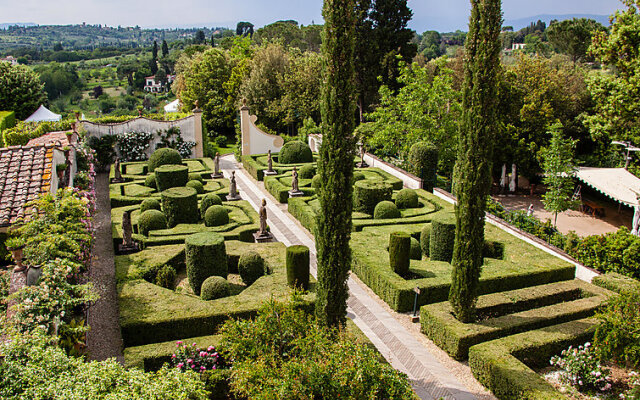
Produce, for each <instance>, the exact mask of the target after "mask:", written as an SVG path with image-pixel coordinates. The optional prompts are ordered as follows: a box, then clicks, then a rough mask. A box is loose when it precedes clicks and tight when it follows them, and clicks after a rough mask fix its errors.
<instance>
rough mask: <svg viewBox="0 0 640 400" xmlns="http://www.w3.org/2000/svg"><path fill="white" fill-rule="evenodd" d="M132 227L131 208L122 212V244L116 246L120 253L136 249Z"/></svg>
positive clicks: (131, 251)
mask: <svg viewBox="0 0 640 400" xmlns="http://www.w3.org/2000/svg"><path fill="white" fill-rule="evenodd" d="M132 235H133V227H132V225H131V210H128V211H125V212H124V213H123V214H122V244H121V245H120V246H119V247H118V250H119V253H120V254H128V253H133V252H135V251H138V246H137V245H136V243H135V242H134V241H133V238H132Z"/></svg>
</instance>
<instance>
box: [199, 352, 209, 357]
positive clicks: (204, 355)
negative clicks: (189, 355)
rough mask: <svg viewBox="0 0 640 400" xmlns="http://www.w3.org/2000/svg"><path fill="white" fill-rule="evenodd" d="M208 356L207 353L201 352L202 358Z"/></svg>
mask: <svg viewBox="0 0 640 400" xmlns="http://www.w3.org/2000/svg"><path fill="white" fill-rule="evenodd" d="M207 355H208V353H207V352H206V351H201V352H200V357H206V356H207Z"/></svg>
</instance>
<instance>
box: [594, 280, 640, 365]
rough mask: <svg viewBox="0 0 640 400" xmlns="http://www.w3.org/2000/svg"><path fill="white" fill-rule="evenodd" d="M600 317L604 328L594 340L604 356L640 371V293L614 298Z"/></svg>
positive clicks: (627, 293)
mask: <svg viewBox="0 0 640 400" xmlns="http://www.w3.org/2000/svg"><path fill="white" fill-rule="evenodd" d="M596 317H597V318H598V319H599V320H600V325H598V328H597V330H596V333H595V336H594V340H595V343H596V346H597V348H598V351H599V353H600V355H601V356H602V357H603V358H607V359H610V358H614V359H618V360H620V361H624V362H626V363H628V364H631V365H635V366H636V367H640V292H638V291H628V292H624V293H622V294H621V295H620V296H616V297H614V298H611V299H610V300H609V302H608V304H607V306H606V308H604V309H603V310H602V311H600V312H598V313H597V314H596Z"/></svg>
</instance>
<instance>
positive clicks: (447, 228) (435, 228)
mask: <svg viewBox="0 0 640 400" xmlns="http://www.w3.org/2000/svg"><path fill="white" fill-rule="evenodd" d="M455 237H456V219H455V217H454V215H453V214H445V215H440V216H438V217H437V218H434V219H433V221H431V237H430V238H429V257H430V258H431V260H432V261H446V262H451V257H452V256H453V243H454V241H455Z"/></svg>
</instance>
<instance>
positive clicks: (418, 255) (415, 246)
mask: <svg viewBox="0 0 640 400" xmlns="http://www.w3.org/2000/svg"><path fill="white" fill-rule="evenodd" d="M409 254H410V255H411V259H412V260H422V249H421V248H420V242H418V239H416V238H414V237H411V251H410V252H409Z"/></svg>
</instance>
